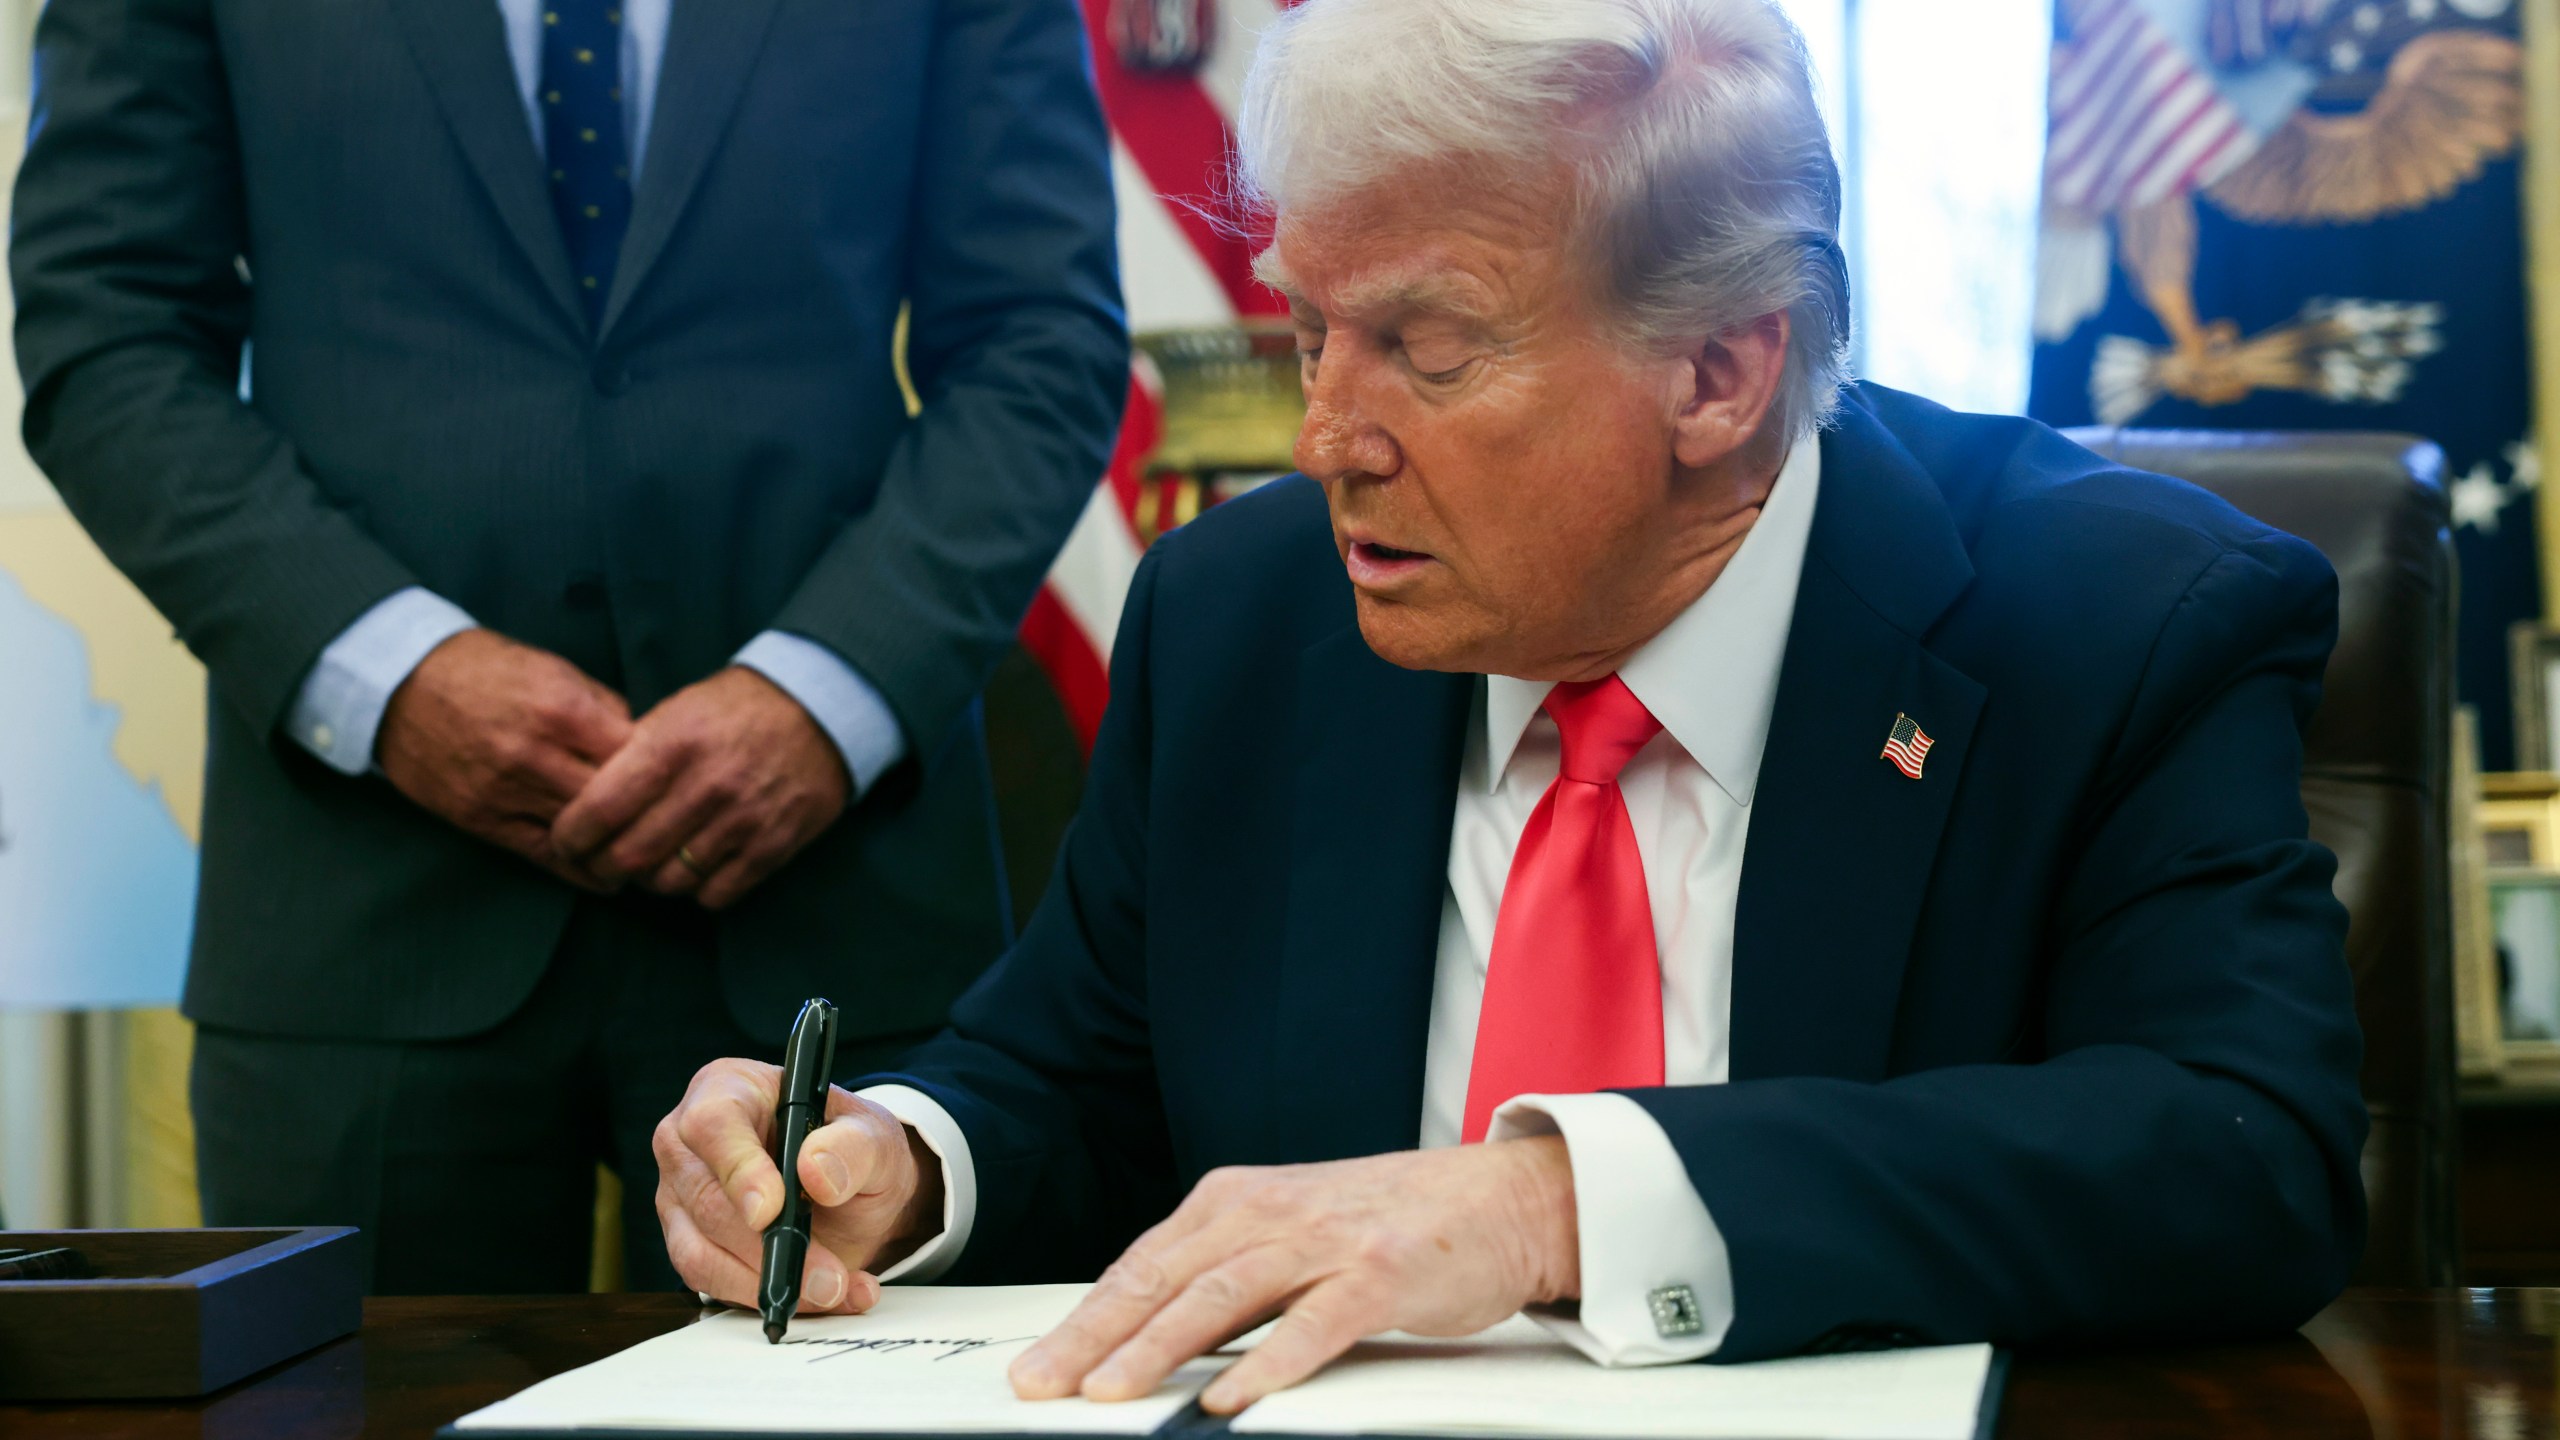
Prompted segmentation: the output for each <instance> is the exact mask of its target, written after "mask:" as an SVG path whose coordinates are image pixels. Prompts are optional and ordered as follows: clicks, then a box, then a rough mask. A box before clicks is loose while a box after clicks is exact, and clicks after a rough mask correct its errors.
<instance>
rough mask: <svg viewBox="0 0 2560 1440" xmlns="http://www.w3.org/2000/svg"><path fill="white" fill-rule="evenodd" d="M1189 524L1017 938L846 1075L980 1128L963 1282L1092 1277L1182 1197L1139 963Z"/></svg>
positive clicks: (1127, 635)
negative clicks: (944, 1004)
mask: <svg viewBox="0 0 2560 1440" xmlns="http://www.w3.org/2000/svg"><path fill="white" fill-rule="evenodd" d="M1182 539H1183V536H1182V534H1181V532H1179V531H1176V532H1175V533H1174V534H1172V535H1169V536H1167V537H1166V538H1164V539H1163V540H1160V541H1158V542H1157V543H1156V545H1155V547H1154V549H1153V550H1152V551H1150V552H1149V553H1148V555H1147V558H1146V559H1145V560H1144V561H1142V562H1140V564H1139V566H1138V574H1137V578H1136V579H1135V580H1134V581H1133V582H1132V583H1131V585H1130V589H1129V599H1128V604H1127V606H1126V608H1125V609H1124V610H1123V611H1122V614H1121V620H1120V634H1119V638H1118V639H1117V640H1116V641H1115V642H1113V647H1112V653H1111V705H1110V707H1109V708H1108V709H1107V710H1106V711H1104V713H1103V717H1102V728H1101V731H1100V733H1099V734H1097V735H1096V736H1095V738H1094V748H1093V764H1092V768H1091V770H1090V771H1089V773H1088V775H1087V779H1086V783H1085V793H1084V802H1083V804H1082V805H1081V806H1080V807H1079V808H1078V810H1077V812H1076V820H1075V824H1074V825H1072V826H1070V827H1069V828H1068V830H1067V837H1066V841H1065V844H1064V845H1063V846H1062V848H1061V849H1060V851H1059V854H1058V864H1057V868H1056V871H1055V872H1054V873H1053V875H1052V876H1051V878H1050V882H1049V889H1048V893H1047V894H1046V896H1044V897H1043V898H1042V900H1041V902H1040V905H1039V906H1038V908H1037V909H1035V910H1034V911H1033V912H1032V915H1031V919H1030V922H1029V923H1028V924H1027V925H1026V926H1025V927H1024V929H1023V933H1022V939H1021V940H1020V942H1019V943H1017V944H1016V945H1015V946H1014V948H1013V949H1012V951H1010V952H1009V953H1007V954H1006V956H1005V957H1004V958H1003V959H1002V960H999V961H997V962H996V964H995V966H994V968H992V969H990V970H989V971H988V972H987V973H986V974H985V975H984V976H982V977H980V979H979V981H978V983H977V984H976V985H975V986H973V987H972V988H971V989H970V991H969V992H968V993H967V994H966V995H963V996H961V997H960V1000H959V1001H958V1003H957V1004H955V1005H954V1006H953V1007H952V1011H951V1028H950V1029H948V1030H946V1031H945V1032H943V1034H942V1035H941V1036H939V1037H937V1038H936V1039H934V1040H932V1041H930V1042H928V1043H927V1044H926V1045H925V1046H923V1047H922V1048H921V1049H919V1050H917V1051H915V1052H914V1053H912V1054H910V1055H908V1056H907V1057H906V1059H905V1061H904V1062H903V1064H904V1073H900V1074H894V1075H875V1076H870V1077H866V1078H864V1079H862V1080H858V1081H855V1082H853V1085H852V1087H851V1088H855V1089H860V1088H862V1087H864V1086H868V1085H875V1084H884V1083H887V1084H901V1085H908V1086H912V1087H914V1088H916V1089H918V1090H922V1091H924V1092H925V1093H926V1094H928V1095H930V1096H932V1097H933V1098H934V1100H935V1101H937V1102H938V1103H940V1104H941V1106H942V1108H943V1109H944V1110H946V1111H947V1112H949V1113H950V1115H951V1117H952V1118H953V1119H954V1120H956V1121H958V1122H959V1125H960V1128H961V1130H962V1132H963V1133H964V1134H966V1135H967V1136H968V1140H969V1156H970V1160H971V1163H972V1166H973V1168H974V1170H975V1175H976V1184H977V1197H978V1204H977V1215H976V1219H975V1221H974V1223H973V1224H972V1225H971V1227H970V1233H969V1242H968V1245H967V1247H966V1248H965V1249H964V1250H962V1252H961V1254H960V1257H959V1260H958V1261H957V1263H956V1264H955V1265H954V1267H953V1268H952V1269H951V1270H950V1271H949V1272H947V1274H946V1275H945V1276H944V1277H943V1278H944V1279H945V1280H947V1281H949V1282H952V1283H960V1284H982V1283H990V1282H1000V1283H1005V1284H1021V1283H1029V1282H1034V1281H1040V1280H1059V1281H1066V1280H1090V1279H1092V1278H1093V1277H1094V1276H1095V1275H1097V1274H1100V1273H1101V1272H1102V1270H1103V1268H1104V1267H1105V1266H1106V1265H1108V1264H1109V1263H1110V1262H1111V1261H1112V1260H1113V1259H1115V1258H1116V1257H1117V1256H1118V1255H1119V1253H1120V1251H1121V1250H1122V1249H1123V1248H1125V1247H1126V1246H1127V1245H1128V1243H1129V1242H1130V1241H1131V1240H1133V1239H1135V1238H1137V1235H1138V1233H1139V1232H1140V1231H1142V1230H1144V1229H1145V1228H1146V1227H1147V1226H1149V1225H1152V1224H1154V1223H1155V1222H1156V1221H1157V1220H1160V1219H1162V1218H1163V1217H1164V1216H1165V1215H1166V1214H1167V1213H1169V1212H1170V1211H1171V1210H1172V1209H1173V1207H1174V1205H1175V1204H1176V1203H1177V1202H1179V1201H1180V1199H1181V1198H1182V1197H1181V1193H1180V1189H1179V1185H1178V1181H1177V1179H1176V1175H1175V1171H1174V1165H1173V1160H1172V1142H1171V1138H1170V1136H1169V1133H1168V1130H1167V1127H1166V1124H1165V1118H1164V1116H1165V1112H1164V1104H1163V1100H1162V1098H1161V1096H1160V1094H1159V1092H1158V1090H1157V1086H1156V1080H1155V1067H1154V1052H1153V1046H1152V1044H1151V1042H1150V1040H1149V1030H1148V1024H1149V1022H1148V1014H1147V976H1146V948H1147V934H1146V913H1145V884H1146V871H1147V846H1146V823H1147V813H1148V809H1149V805H1150V799H1149V797H1150V793H1151V791H1150V783H1149V771H1150V760H1149V756H1150V752H1151V751H1152V749H1153V747H1154V726H1153V723H1152V720H1151V714H1150V712H1151V709H1152V705H1153V695H1152V680H1151V677H1150V674H1149V668H1148V651H1149V644H1148V641H1149V631H1150V629H1151V626H1152V621H1153V617H1154V599H1155V593H1156V577H1157V575H1158V573H1159V572H1160V570H1161V568H1162V565H1163V561H1164V557H1165V555H1166V553H1167V552H1168V551H1169V550H1172V549H1175V548H1178V547H1179V545H1180V543H1181V541H1182Z"/></svg>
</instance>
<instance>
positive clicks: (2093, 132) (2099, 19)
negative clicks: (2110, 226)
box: [2044, 0, 2269, 215]
mask: <svg viewBox="0 0 2560 1440" xmlns="http://www.w3.org/2000/svg"><path fill="white" fill-rule="evenodd" d="M2264 9H2265V3H2264V0H2258V3H2254V4H2249V5H2244V6H2242V7H2239V10H2230V9H2229V7H2226V11H2225V12H2217V13H2228V14H2238V13H2240V11H2241V10H2245V11H2246V12H2247V15H2246V17H2245V18H2248V19H2251V20H2252V21H2254V22H2255V24H2254V26H2253V27H2252V28H2250V29H2249V32H2248V33H2249V34H2250V35H2253V36H2254V35H2258V34H2259V33H2260V32H2262V31H2263V30H2264V28H2265V26H2266V24H2267V23H2269V17H2267V16H2265V15H2263V14H2261V13H2260V12H2261V11H2263V10H2264ZM2061 14H2062V21H2063V28H2064V29H2065V31H2066V32H2067V33H2066V34H2065V35H2062V36H2059V37H2057V38H2056V40H2055V42H2054V47H2053V81H2052V99H2051V105H2052V118H2051V122H2050V123H2051V132H2050V139H2049V140H2048V142H2047V144H2046V149H2045V191H2044V193H2045V200H2046V202H2047V203H2048V204H2052V205H2057V206H2060V207H2063V208H2065V209H2070V210H2076V211H2078V212H2080V213H2081V214H2084V215H2103V214H2112V213H2117V212H2120V211H2122V210H2125V209H2131V208H2138V207H2141V206H2145V205H2150V204H2154V203H2156V202H2158V201H2161V200H2166V199H2168V198H2170V197H2171V196H2175V195H2183V194H2186V193H2188V192H2190V191H2193V190H2196V189H2199V188H2201V187H2203V186H2206V185H2210V184H2212V183H2213V182H2214V181H2216V180H2219V179H2221V178H2222V177H2223V176H2225V175H2227V174H2229V173H2231V171H2232V170H2233V169H2234V168H2235V167H2237V166H2238V165H2239V164H2240V163H2241V162H2242V161H2244V160H2246V159H2248V158H2249V156H2250V154H2251V153H2252V152H2253V151H2254V150H2255V149H2256V144H2255V137H2254V135H2253V134H2252V132H2251V131H2250V129H2249V126H2248V123H2247V122H2246V120H2245V119H2243V117H2242V116H2241V113H2240V111H2239V109H2238V108H2237V107H2235V106H2234V105H2233V104H2232V103H2231V102H2230V101H2229V100H2228V99H2226V98H2224V96H2223V95H2222V93H2221V92H2220V91H2218V90H2217V89H2216V88H2215V87H2214V75H2213V71H2212V68H2211V67H2210V65H2209V64H2208V63H2207V61H2206V59H2205V57H2204V56H2203V55H2201V54H2198V53H2195V52H2194V51H2192V50H2191V49H2190V48H2189V47H2188V46H2187V45H2185V44H2182V43H2181V42H2180V40H2179V38H2178V37H2177V36H2175V35H2173V34H2172V33H2171V32H2170V31H2169V29H2168V28H2167V27H2165V26H2163V25H2162V24H2161V23H2160V22H2159V21H2158V20H2157V19H2155V18H2154V16H2153V12H2152V7H2151V5H2150V4H2149V3H2147V0H2063V5H2062V11H2061ZM2260 43H2263V40H2261V41H2260Z"/></svg>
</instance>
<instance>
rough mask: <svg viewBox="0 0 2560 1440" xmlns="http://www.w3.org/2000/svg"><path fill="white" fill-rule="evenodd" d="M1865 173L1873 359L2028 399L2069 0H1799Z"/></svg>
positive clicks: (1895, 373) (1859, 291) (1952, 393)
mask: <svg viewBox="0 0 2560 1440" xmlns="http://www.w3.org/2000/svg"><path fill="white" fill-rule="evenodd" d="M1781 3H1782V4H1783V5H1784V6H1785V8H1786V9H1787V10H1788V11H1789V12H1790V13H1791V14H1792V15H1793V16H1794V17H1795V21H1796V24H1797V25H1798V26H1799V27H1800V28H1802V29H1803V31H1804V36H1805V45H1806V48H1807V49H1808V50H1809V51H1810V52H1811V54H1812V56H1813V63H1814V68H1815V70H1816V72H1817V74H1818V77H1819V80H1820V84H1821V89H1822V93H1823V100H1824V109H1825V112H1826V118H1828V119H1829V120H1830V122H1831V133H1832V136H1833V139H1834V144H1835V146H1836V147H1837V148H1838V150H1839V151H1840V155H1841V166H1842V170H1843V174H1844V179H1845V180H1846V182H1847V195H1846V197H1845V198H1846V202H1847V205H1846V208H1847V212H1848V213H1847V216H1846V220H1845V223H1844V228H1845V229H1846V231H1847V234H1846V235H1845V236H1844V243H1843V248H1844V249H1846V250H1847V251H1848V255H1849V270H1850V279H1851V282H1852V285H1853V288H1854V290H1855V292H1856V293H1855V297H1854V298H1855V304H1856V310H1857V327H1858V344H1857V366H1858V373H1859V374H1860V375H1862V376H1864V377H1866V378H1868V379H1872V380H1876V381H1878V382H1880V383H1883V384H1886V385H1891V386H1894V387H1896V388H1898V389H1904V390H1911V391H1916V392H1918V393H1920V394H1923V395H1926V396H1928V397H1929V398H1931V399H1933V400H1937V401H1939V402H1941V403H1944V404H1947V405H1952V406H1954V407H1956V408H1957V409H1960V410H1982V411H1992V412H1999V413H2008V414H2014V413H2018V412H2021V411H2023V410H2024V409H2025V408H2026V403H2027V363H2028V359H2029V355H2030V353H2031V342H2030V340H2029V335H2028V313H2029V312H2028V306H2029V302H2030V299H2031V298H2032V295H2033V291H2034V287H2035V244H2036V241H2035V236H2036V205H2037V190H2038V182H2039V175H2040V172H2041V170H2042V167H2043V164H2044V104H2045V65H2046V56H2047V51H2048V50H2049V49H2050V47H2051V44H2052V21H2053V16H2052V6H2051V0H1781Z"/></svg>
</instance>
